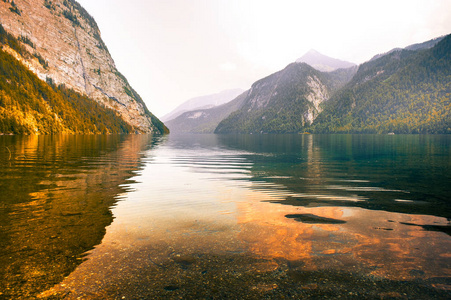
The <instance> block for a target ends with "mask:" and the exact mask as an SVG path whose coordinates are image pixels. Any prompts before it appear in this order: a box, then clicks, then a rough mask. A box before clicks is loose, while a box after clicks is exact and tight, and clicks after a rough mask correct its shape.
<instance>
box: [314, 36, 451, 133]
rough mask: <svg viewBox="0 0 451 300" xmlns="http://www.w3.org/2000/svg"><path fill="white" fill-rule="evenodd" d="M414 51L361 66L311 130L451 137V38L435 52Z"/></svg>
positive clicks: (333, 98) (378, 59)
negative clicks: (446, 135) (439, 134)
mask: <svg viewBox="0 0 451 300" xmlns="http://www.w3.org/2000/svg"><path fill="white" fill-rule="evenodd" d="M424 44H425V45H426V44H427V43H424ZM425 48H426V49H425ZM407 49H409V47H407ZM414 49H418V50H416V51H412V50H406V49H399V50H393V51H391V52H389V53H388V54H386V55H384V56H381V57H378V58H375V59H373V60H371V61H369V62H367V63H364V64H362V65H361V66H360V67H359V70H358V72H357V73H356V74H355V76H354V77H353V79H352V80H351V81H350V82H349V83H348V84H347V85H346V86H345V87H344V88H343V89H342V90H340V91H339V92H337V93H336V94H335V95H334V96H333V97H332V98H331V100H330V101H328V103H327V105H326V106H325V108H324V111H323V112H322V113H321V114H320V115H319V116H318V118H317V119H316V120H315V122H314V123H313V126H312V128H311V130H312V131H313V132H318V133H326V132H327V133H329V132H340V133H341V132H355V133H388V132H394V133H451V35H448V36H446V37H445V38H443V39H441V40H440V42H438V43H437V44H436V45H435V46H433V47H432V48H429V47H418V45H417V47H415V48H414Z"/></svg>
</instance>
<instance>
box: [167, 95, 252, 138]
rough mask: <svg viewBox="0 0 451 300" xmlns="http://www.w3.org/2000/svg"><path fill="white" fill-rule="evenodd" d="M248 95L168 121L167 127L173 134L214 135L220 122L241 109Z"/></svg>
mask: <svg viewBox="0 0 451 300" xmlns="http://www.w3.org/2000/svg"><path fill="white" fill-rule="evenodd" d="M247 93H248V91H246V92H244V93H242V94H241V95H239V96H238V97H236V98H235V99H234V100H232V101H230V102H228V103H225V104H222V105H219V106H216V107H213V108H209V109H197V110H192V111H189V112H185V113H183V114H181V115H180V116H178V117H177V118H175V119H173V120H170V121H167V122H166V125H167V126H168V127H169V129H170V130H171V132H173V133H213V132H214V131H215V129H216V127H217V126H218V124H219V122H221V121H222V120H224V119H225V118H226V117H228V116H229V115H230V114H231V113H232V112H234V111H236V110H238V109H240V108H241V106H242V105H243V103H244V100H245V99H246V96H247Z"/></svg>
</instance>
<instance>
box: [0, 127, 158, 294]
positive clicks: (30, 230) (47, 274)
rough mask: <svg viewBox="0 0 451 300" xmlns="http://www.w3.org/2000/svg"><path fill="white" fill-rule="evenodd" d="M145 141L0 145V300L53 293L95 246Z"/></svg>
mask: <svg viewBox="0 0 451 300" xmlns="http://www.w3.org/2000/svg"><path fill="white" fill-rule="evenodd" d="M146 138H147V140H146ZM148 139H149V138H148V137H140V136H118V135H117V136H113V135H112V136H70V135H61V136H23V137H19V136H2V137H0V153H1V156H0V178H1V181H0V190H1V193H0V228H1V231H0V266H1V267H0V276H1V277H0V298H2V297H4V298H5V299H19V298H27V297H32V296H33V295H34V294H36V293H37V292H39V291H43V290H45V289H47V288H49V287H51V286H53V285H54V284H56V283H58V282H60V281H61V280H62V279H63V278H64V276H67V275H69V274H70V273H71V272H72V271H73V270H74V269H75V268H76V267H77V265H79V264H80V263H81V262H82V260H83V256H84V253H85V252H86V251H88V250H90V249H92V248H93V247H94V246H95V245H97V244H99V243H100V242H101V240H102V238H103V235H104V234H105V227H106V226H107V225H109V224H110V223H111V222H112V221H113V217H112V214H111V211H110V207H111V206H112V205H114V203H115V202H116V200H117V195H118V194H120V193H124V192H125V191H126V189H124V188H121V187H120V184H123V183H125V182H126V180H127V179H128V178H130V177H131V176H132V175H133V172H134V171H136V170H138V169H139V168H140V162H139V158H140V151H141V150H143V147H144V146H146V145H147V144H148Z"/></svg>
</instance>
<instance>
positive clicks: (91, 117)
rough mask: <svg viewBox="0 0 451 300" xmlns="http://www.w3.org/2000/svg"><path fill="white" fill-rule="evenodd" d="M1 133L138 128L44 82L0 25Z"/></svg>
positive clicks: (66, 90) (99, 131)
mask: <svg viewBox="0 0 451 300" xmlns="http://www.w3.org/2000/svg"><path fill="white" fill-rule="evenodd" d="M0 43H1V46H2V49H1V50H0V133H6V134H8V133H14V134H36V133H39V134H50V133H59V132H66V133H129V132H133V131H134V128H132V126H130V125H129V124H127V123H126V122H125V121H124V120H123V119H122V118H121V117H119V116H118V115H117V114H116V112H114V111H113V110H111V109H108V108H105V107H104V106H102V105H100V104H98V103H97V102H95V101H93V100H91V99H90V98H88V97H87V96H84V95H81V94H79V93H77V92H75V91H73V90H71V89H68V88H66V87H65V86H64V85H59V86H56V85H55V84H53V82H52V80H51V79H50V78H48V80H47V82H44V81H42V80H40V79H39V78H38V77H37V76H36V75H35V74H34V73H32V72H31V71H29V70H28V69H27V68H26V67H25V66H24V65H23V64H21V63H20V62H19V61H18V60H17V59H16V58H15V57H14V56H12V55H11V54H9V53H7V52H6V51H4V49H3V47H10V48H11V49H13V50H14V51H16V52H17V53H20V54H21V55H22V56H31V54H30V53H28V52H27V50H26V49H25V47H23V46H22V45H21V44H20V43H19V41H18V40H17V39H15V38H14V37H13V36H12V35H10V34H8V33H7V32H6V31H5V30H4V28H3V27H2V26H1V25H0Z"/></svg>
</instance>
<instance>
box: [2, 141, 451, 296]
mask: <svg viewBox="0 0 451 300" xmlns="http://www.w3.org/2000/svg"><path fill="white" fill-rule="evenodd" d="M450 146H451V136H419V135H411V136H408V135H395V136H385V135H187V136H176V135H169V136H165V137H152V136H145V135H142V136H135V135H128V136H127V135H124V136H120V135H118V136H114V135H112V136H53V137H50V136H39V137H37V136H35V137H17V136H0V176H1V177H0V178H1V181H0V189H1V194H0V226H1V232H0V246H1V247H0V265H1V266H2V268H0V269H1V270H0V276H1V277H0V299H1V298H5V299H9V298H27V297H30V298H33V297H35V296H37V295H38V296H39V297H41V298H52V297H56V298H65V299H77V298H78V297H81V298H85V299H122V298H124V299H154V298H164V299H167V298H169V299H179V298H184V299H210V298H212V299H222V298H229V299H243V298H248V299H262V298H269V299H285V298H302V297H304V298H318V297H329V298H335V297H338V296H340V297H345V298H362V297H365V298H377V299H380V298H409V299H418V298H423V299H437V298H438V299H440V298H443V299H446V298H450V297H451V269H450V267H451V251H450V249H451V238H450V222H449V220H450V218H451V184H450V183H451V148H450Z"/></svg>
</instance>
